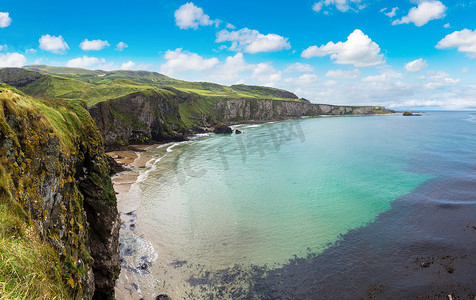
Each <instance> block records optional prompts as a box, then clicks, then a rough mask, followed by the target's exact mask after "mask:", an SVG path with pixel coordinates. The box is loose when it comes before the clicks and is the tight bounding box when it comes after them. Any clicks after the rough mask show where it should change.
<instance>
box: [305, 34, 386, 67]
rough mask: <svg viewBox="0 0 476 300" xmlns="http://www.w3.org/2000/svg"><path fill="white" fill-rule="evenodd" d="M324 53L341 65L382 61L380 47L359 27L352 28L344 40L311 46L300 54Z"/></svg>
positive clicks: (373, 63)
mask: <svg viewBox="0 0 476 300" xmlns="http://www.w3.org/2000/svg"><path fill="white" fill-rule="evenodd" d="M326 55H330V57H331V59H332V60H334V63H336V64H341V65H354V66H356V67H370V66H376V65H380V64H382V63H384V60H383V54H380V47H379V46H378V45H377V44H376V43H375V42H373V41H372V40H371V39H370V38H369V37H368V36H367V35H365V34H364V33H363V32H362V31H361V30H359V29H356V30H354V32H352V33H351V34H350V35H349V36H348V38H347V41H345V42H337V43H335V44H334V43H333V42H329V43H327V44H326V45H322V46H320V47H317V46H311V47H309V48H307V49H306V50H304V51H303V52H302V54H301V56H302V57H305V58H311V57H315V56H326Z"/></svg>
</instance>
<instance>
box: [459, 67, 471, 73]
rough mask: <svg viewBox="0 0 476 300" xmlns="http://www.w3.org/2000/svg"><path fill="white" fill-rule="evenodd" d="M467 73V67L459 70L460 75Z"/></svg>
mask: <svg viewBox="0 0 476 300" xmlns="http://www.w3.org/2000/svg"><path fill="white" fill-rule="evenodd" d="M468 72H469V68H468V67H464V68H462V69H461V73H468Z"/></svg>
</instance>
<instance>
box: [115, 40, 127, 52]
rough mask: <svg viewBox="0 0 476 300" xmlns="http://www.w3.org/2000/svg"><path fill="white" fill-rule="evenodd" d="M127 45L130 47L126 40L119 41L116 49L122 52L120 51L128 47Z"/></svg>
mask: <svg viewBox="0 0 476 300" xmlns="http://www.w3.org/2000/svg"><path fill="white" fill-rule="evenodd" d="M127 47H129V46H128V45H127V44H126V43H124V42H119V43H117V45H116V51H119V52H120V51H122V50H124V49H126V48H127Z"/></svg>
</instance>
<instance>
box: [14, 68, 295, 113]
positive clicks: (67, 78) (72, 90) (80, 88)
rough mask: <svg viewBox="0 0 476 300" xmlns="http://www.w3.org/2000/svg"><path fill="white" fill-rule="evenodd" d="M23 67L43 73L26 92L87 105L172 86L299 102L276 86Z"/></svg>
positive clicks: (212, 93)
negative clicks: (229, 84) (226, 83)
mask: <svg viewBox="0 0 476 300" xmlns="http://www.w3.org/2000/svg"><path fill="white" fill-rule="evenodd" d="M25 69H28V70H32V71H38V72H42V74H43V75H44V77H46V78H42V79H41V80H37V81H36V83H35V82H34V83H31V84H29V85H27V86H26V87H22V90H23V91H25V93H27V94H30V95H35V96H41V97H55V98H66V99H81V100H84V101H86V102H87V104H88V105H89V106H91V105H94V104H96V103H98V102H101V101H105V100H108V99H114V98H117V97H120V96H123V95H126V94H129V93H132V92H134V91H142V90H147V89H156V90H160V89H163V88H174V89H175V90H178V91H182V92H185V93H190V94H195V95H198V96H210V97H220V99H221V100H223V99H241V98H256V99H272V100H287V101H302V100H300V99H298V98H297V97H296V95H294V94H293V93H290V92H287V91H284V90H280V89H275V88H269V87H261V86H249V85H233V86H224V85H219V84H215V83H210V82H189V81H183V80H177V79H173V78H170V77H168V76H165V75H163V74H159V73H155V72H147V71H111V72H105V71H92V70H84V69H77V68H65V67H50V66H40V65H34V66H26V67H25ZM45 74H48V75H45ZM217 100H219V99H217Z"/></svg>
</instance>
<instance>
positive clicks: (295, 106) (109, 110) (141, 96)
mask: <svg viewBox="0 0 476 300" xmlns="http://www.w3.org/2000/svg"><path fill="white" fill-rule="evenodd" d="M296 98H297V97H296ZM89 112H90V114H91V116H92V117H93V119H94V120H95V121H96V124H97V126H98V128H99V130H100V131H101V133H102V136H103V138H104V141H105V144H106V148H108V149H114V148H120V147H122V146H126V145H129V144H134V143H144V142H148V141H170V140H183V139H184V136H185V135H187V134H191V133H194V132H203V131H206V130H211V128H212V127H214V126H215V125H216V124H218V123H229V122H247V121H267V120H280V119H281V120H282V119H287V118H299V117H317V116H321V115H335V116H343V115H372V114H383V113H388V112H389V111H387V110H386V109H385V108H384V107H381V106H336V105H327V104H314V103H310V102H308V101H302V100H299V99H295V100H287V101H286V100H272V99H231V100H229V99H213V98H212V99H207V98H200V97H195V98H192V97H189V98H186V97H185V96H184V95H182V94H180V93H178V92H177V91H174V90H170V91H169V90H166V91H163V90H161V91H153V90H151V91H149V92H136V93H132V94H130V95H127V96H124V97H120V98H118V99H113V100H108V101H104V102H101V103H98V104H96V105H94V106H92V107H91V108H90V109H89Z"/></svg>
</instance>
